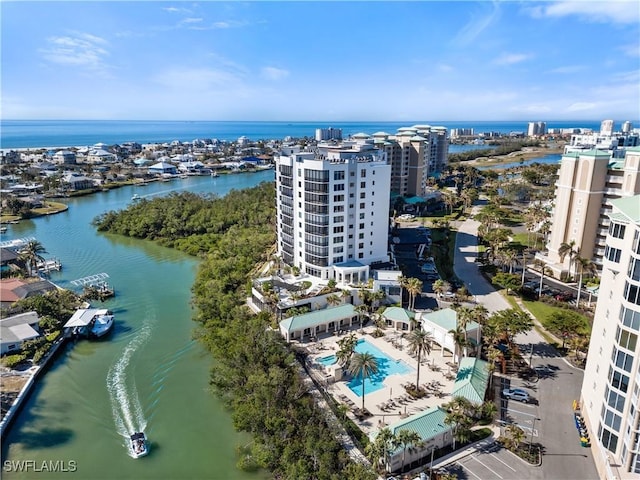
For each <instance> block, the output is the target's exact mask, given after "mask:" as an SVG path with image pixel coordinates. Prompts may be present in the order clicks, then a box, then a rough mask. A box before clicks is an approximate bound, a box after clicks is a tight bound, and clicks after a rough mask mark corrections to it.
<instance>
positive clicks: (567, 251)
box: [558, 240, 580, 274]
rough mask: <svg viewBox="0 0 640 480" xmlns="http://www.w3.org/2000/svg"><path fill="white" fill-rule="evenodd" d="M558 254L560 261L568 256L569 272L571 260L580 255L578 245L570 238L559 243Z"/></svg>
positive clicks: (571, 265) (571, 264)
mask: <svg viewBox="0 0 640 480" xmlns="http://www.w3.org/2000/svg"><path fill="white" fill-rule="evenodd" d="M558 255H559V256H560V261H561V262H564V259H565V258H566V257H567V256H569V273H571V270H572V267H573V262H574V260H575V259H576V257H577V256H578V255H580V247H579V246H577V245H576V241H575V240H571V241H570V242H569V243H567V242H564V243H562V244H561V245H560V248H558ZM574 274H575V272H574Z"/></svg>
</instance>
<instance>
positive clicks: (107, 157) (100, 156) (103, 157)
mask: <svg viewBox="0 0 640 480" xmlns="http://www.w3.org/2000/svg"><path fill="white" fill-rule="evenodd" d="M117 159H118V157H117V156H116V155H115V154H113V153H111V152H108V151H106V150H103V149H101V148H99V149H94V150H89V153H87V159H86V162H87V163H98V164H99V163H113V162H115V161H116V160H117Z"/></svg>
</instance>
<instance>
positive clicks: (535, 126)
mask: <svg viewBox="0 0 640 480" xmlns="http://www.w3.org/2000/svg"><path fill="white" fill-rule="evenodd" d="M546 133H547V124H546V123H545V122H529V124H528V126H527V137H538V136H540V135H545V134H546Z"/></svg>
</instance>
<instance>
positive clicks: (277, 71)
mask: <svg viewBox="0 0 640 480" xmlns="http://www.w3.org/2000/svg"><path fill="white" fill-rule="evenodd" d="M260 76H261V77H262V78H266V79H267V80H274V81H276V80H282V79H283V78H286V77H288V76H289V71H288V70H283V69H281V68H276V67H263V68H262V70H261V71H260Z"/></svg>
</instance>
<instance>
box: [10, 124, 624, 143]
mask: <svg viewBox="0 0 640 480" xmlns="http://www.w3.org/2000/svg"><path fill="white" fill-rule="evenodd" d="M527 123H528V122H526V121H500V122H497V121H495V122H483V121H471V120H470V121H455V122H453V121H429V120H416V121H406V122H384V121H380V122H249V121H247V122H223V121H193V122H190V121H153V120H140V121H131V120H4V119H3V120H0V148H1V149H12V148H14V149H15V148H43V147H72V146H86V145H95V144H96V143H105V144H107V145H114V144H120V143H124V142H138V143H163V142H172V141H174V140H178V141H182V142H186V141H192V140H195V139H206V138H211V139H214V138H215V139H218V140H237V139H238V138H239V137H241V136H246V137H248V138H249V139H250V140H253V141H258V140H271V139H277V140H281V139H284V138H285V137H288V136H291V137H297V138H301V137H313V136H314V135H315V129H316V128H329V127H333V128H341V129H342V134H343V136H344V137H346V136H348V135H353V134H356V133H360V132H364V133H368V134H372V133H375V132H379V131H384V132H387V133H390V134H393V133H396V131H397V129H398V128H400V127H407V126H412V125H418V124H420V125H425V124H426V125H433V126H444V127H446V128H448V129H449V130H451V129H453V128H473V129H474V132H476V133H484V132H499V133H510V132H526V130H527ZM616 125H618V126H619V125H620V122H616ZM547 128H588V129H593V130H599V129H600V120H593V121H584V120H576V121H562V122H547Z"/></svg>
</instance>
